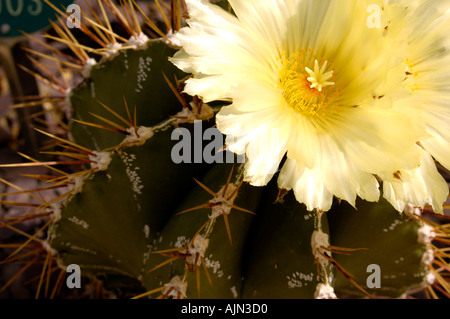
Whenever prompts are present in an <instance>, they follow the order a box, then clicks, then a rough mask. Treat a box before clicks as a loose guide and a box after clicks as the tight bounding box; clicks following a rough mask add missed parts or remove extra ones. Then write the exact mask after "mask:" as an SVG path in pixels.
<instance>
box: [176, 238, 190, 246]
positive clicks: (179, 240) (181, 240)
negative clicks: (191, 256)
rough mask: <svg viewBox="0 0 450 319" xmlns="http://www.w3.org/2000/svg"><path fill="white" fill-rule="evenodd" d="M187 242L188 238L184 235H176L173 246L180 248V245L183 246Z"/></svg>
mask: <svg viewBox="0 0 450 319" xmlns="http://www.w3.org/2000/svg"><path fill="white" fill-rule="evenodd" d="M187 243H188V240H187V239H186V237H185V236H178V237H177V241H176V243H175V247H176V248H180V247H183V246H185V245H186V244H187Z"/></svg>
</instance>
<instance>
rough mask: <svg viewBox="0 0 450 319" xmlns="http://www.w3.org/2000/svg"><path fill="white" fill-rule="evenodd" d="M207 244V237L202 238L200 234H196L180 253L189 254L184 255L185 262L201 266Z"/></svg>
mask: <svg viewBox="0 0 450 319" xmlns="http://www.w3.org/2000/svg"><path fill="white" fill-rule="evenodd" d="M208 244H209V239H207V238H203V237H202V236H201V235H198V236H196V237H195V239H194V241H193V242H190V243H189V244H187V246H186V250H185V251H182V253H185V254H189V256H188V257H186V263H187V264H189V265H193V266H201V265H202V260H203V259H204V257H205V252H206V249H207V248H208Z"/></svg>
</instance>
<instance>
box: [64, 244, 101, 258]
mask: <svg viewBox="0 0 450 319" xmlns="http://www.w3.org/2000/svg"><path fill="white" fill-rule="evenodd" d="M70 249H73V250H78V251H81V252H83V253H87V254H89V255H93V256H96V255H98V253H97V252H96V251H94V250H92V249H89V248H83V247H80V246H77V245H71V246H70Z"/></svg>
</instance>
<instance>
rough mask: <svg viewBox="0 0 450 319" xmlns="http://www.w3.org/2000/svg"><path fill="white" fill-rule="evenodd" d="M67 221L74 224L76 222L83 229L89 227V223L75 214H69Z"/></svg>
mask: <svg viewBox="0 0 450 319" xmlns="http://www.w3.org/2000/svg"><path fill="white" fill-rule="evenodd" d="M69 221H71V222H72V223H74V224H76V225H78V226H81V227H83V228H84V229H88V228H89V224H88V223H87V222H86V221H84V220H81V219H79V218H78V217H76V216H71V217H70V218H69Z"/></svg>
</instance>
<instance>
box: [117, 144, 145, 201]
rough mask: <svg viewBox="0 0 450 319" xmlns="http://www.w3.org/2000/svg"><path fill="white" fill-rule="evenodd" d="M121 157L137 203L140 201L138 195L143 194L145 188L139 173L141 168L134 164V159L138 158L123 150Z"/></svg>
mask: <svg viewBox="0 0 450 319" xmlns="http://www.w3.org/2000/svg"><path fill="white" fill-rule="evenodd" d="M120 157H121V158H122V161H123V163H124V164H125V166H126V170H125V173H126V174H127V176H128V179H129V180H130V182H131V185H132V189H133V192H134V196H135V199H136V203H138V202H139V201H138V200H137V197H136V195H141V194H142V189H143V188H144V184H143V183H142V179H141V177H140V176H139V174H138V171H139V170H140V168H139V167H136V166H134V164H133V163H134V161H135V160H136V155H134V154H127V153H124V152H122V153H120ZM139 207H140V206H139V204H138V208H139Z"/></svg>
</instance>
